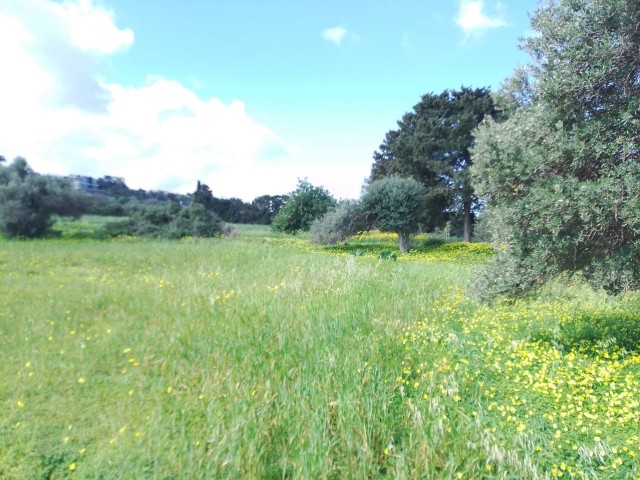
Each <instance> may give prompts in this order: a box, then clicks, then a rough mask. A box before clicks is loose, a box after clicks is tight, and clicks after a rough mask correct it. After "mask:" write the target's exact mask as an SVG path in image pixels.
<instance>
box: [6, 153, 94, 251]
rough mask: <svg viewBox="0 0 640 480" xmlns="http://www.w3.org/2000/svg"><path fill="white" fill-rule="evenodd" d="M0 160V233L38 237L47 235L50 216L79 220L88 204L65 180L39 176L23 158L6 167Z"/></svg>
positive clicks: (84, 197)
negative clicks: (69, 217)
mask: <svg viewBox="0 0 640 480" xmlns="http://www.w3.org/2000/svg"><path fill="white" fill-rule="evenodd" d="M6 163H7V162H6V160H5V158H4V157H1V156H0V233H2V234H3V235H5V236H7V237H10V238H11V237H39V236H43V235H46V234H47V233H49V231H50V229H51V226H52V224H53V221H52V216H53V215H65V216H75V217H77V216H79V215H81V214H82V213H83V212H84V211H85V210H86V209H87V206H88V204H89V198H88V196H87V195H86V194H84V193H82V192H77V191H74V190H72V189H71V187H70V186H69V184H68V183H67V182H65V181H64V180H62V179H60V178H57V177H52V176H45V175H38V174H37V173H35V172H34V171H33V170H32V169H31V168H30V167H29V165H28V164H27V161H26V160H25V159H24V158H22V157H17V158H16V159H15V160H14V161H13V162H12V163H10V164H8V165H7V164H6Z"/></svg>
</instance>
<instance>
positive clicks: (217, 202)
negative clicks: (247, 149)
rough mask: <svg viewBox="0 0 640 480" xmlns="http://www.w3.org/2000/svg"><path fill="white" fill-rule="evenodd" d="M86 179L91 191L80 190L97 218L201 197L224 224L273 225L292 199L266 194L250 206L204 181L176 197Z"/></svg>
mask: <svg viewBox="0 0 640 480" xmlns="http://www.w3.org/2000/svg"><path fill="white" fill-rule="evenodd" d="M76 178H77V177H76ZM83 178H84V179H87V180H91V181H87V182H83V183H81V184H80V185H83V184H84V185H87V184H88V185H91V188H87V189H83V188H82V186H80V187H79V188H80V189H82V190H85V191H87V192H89V193H90V194H91V201H90V202H89V204H88V208H87V211H86V212H85V213H87V214H93V215H105V216H116V217H125V216H130V215H131V214H132V213H134V212H137V211H139V210H140V209H141V208H143V207H146V206H153V205H158V204H163V203H177V204H179V205H181V206H183V207H184V206H188V205H190V204H191V203H193V201H194V198H195V197H196V196H197V195H199V196H200V198H201V199H202V200H203V201H202V202H200V203H203V204H204V205H206V207H207V210H210V211H212V212H214V213H215V214H217V215H218V216H219V217H220V218H221V219H222V220H223V221H224V222H228V223H253V224H260V225H269V224H271V222H272V220H273V218H274V217H275V216H276V214H277V213H278V212H279V211H280V209H281V208H282V206H283V205H284V204H285V202H286V200H287V198H288V196H287V195H262V196H260V197H257V198H255V199H254V200H253V201H252V202H251V203H248V202H245V201H243V200H241V199H239V198H217V197H215V196H214V195H213V193H212V192H211V189H210V188H209V187H208V186H207V185H205V184H201V183H200V182H197V185H196V191H195V192H194V193H188V194H176V193H169V192H165V191H159V190H142V189H131V188H129V187H128V186H127V185H126V183H125V182H124V180H123V179H121V178H118V177H112V176H105V177H101V178H98V179H93V178H91V177H83ZM77 188H78V187H77Z"/></svg>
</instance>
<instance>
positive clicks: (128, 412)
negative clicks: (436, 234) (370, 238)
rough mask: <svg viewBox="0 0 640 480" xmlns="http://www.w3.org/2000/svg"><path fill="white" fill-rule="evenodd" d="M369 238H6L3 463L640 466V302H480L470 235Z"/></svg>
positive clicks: (302, 468) (391, 473)
mask: <svg viewBox="0 0 640 480" xmlns="http://www.w3.org/2000/svg"><path fill="white" fill-rule="evenodd" d="M378 240H379V241H382V242H384V241H385V240H384V239H378ZM366 241H367V240H366V239H362V240H361V242H363V244H362V245H360V246H359V250H362V251H364V253H365V255H363V256H354V255H346V256H340V255H335V253H340V252H335V251H333V252H332V253H331V254H329V255H327V254H323V253H326V252H322V251H318V250H321V249H318V248H313V249H309V248H307V250H311V251H305V249H302V248H298V247H299V246H301V245H303V244H302V243H301V242H300V241H299V240H292V241H286V240H285V241H282V240H279V239H277V238H270V239H268V238H264V237H262V236H261V235H260V234H259V232H257V231H256V230H254V229H244V230H242V229H241V230H240V234H239V235H238V236H237V237H236V238H233V239H220V240H186V241H181V242H162V241H130V240H120V241H115V242H95V241H90V240H75V241H70V240H49V241H32V242H2V243H0V290H1V291H2V292H3V295H2V299H1V300H0V345H1V348H0V375H1V376H2V378H3V382H2V383H0V408H1V409H2V412H3V414H2V416H0V477H2V478H52V477H55V478H65V477H68V478H72V477H75V478H181V479H182V478H184V479H192V478H384V477H392V478H416V477H419V476H423V477H425V478H483V477H486V478H545V476H547V475H548V476H559V475H560V474H562V475H565V476H570V475H574V476H577V477H580V476H581V473H580V472H582V474H584V475H593V476H600V477H602V478H624V477H625V476H627V475H630V476H631V475H637V472H638V462H637V461H636V459H635V454H636V453H637V452H638V447H639V439H638V437H637V436H636V435H635V431H636V430H637V425H638V418H639V415H638V405H637V401H636V400H635V399H637V398H640V394H639V392H638V386H637V384H636V375H637V374H638V360H637V359H638V357H637V356H636V355H635V354H627V353H625V352H624V351H622V350H620V349H619V348H618V347H617V346H616V345H615V344H613V345H612V344H606V345H600V346H598V343H597V340H598V339H600V338H609V337H610V336H611V335H612V333H614V332H612V329H615V330H616V331H618V332H619V331H620V329H622V328H626V327H628V325H629V324H630V323H632V322H635V317H634V315H635V314H634V312H635V311H636V310H635V307H637V304H638V302H637V301H636V300H635V299H633V298H630V299H627V300H624V301H617V302H611V301H609V300H607V299H605V298H601V297H598V296H597V295H595V294H593V293H591V292H587V293H584V295H583V296H577V295H578V293H576V294H575V295H576V298H575V299H574V300H566V299H565V300H562V301H559V300H556V299H554V298H551V299H539V300H537V301H528V302H523V303H517V304H515V305H503V306H497V307H492V308H489V307H482V306H479V305H477V304H476V303H475V302H474V301H472V300H469V299H467V298H465V296H464V295H462V294H461V291H462V290H461V289H462V288H463V286H464V285H465V283H466V281H467V280H468V278H469V277H470V276H471V275H472V272H473V263H472V262H470V261H469V255H466V256H465V255H462V257H461V258H464V261H463V262H456V261H455V256H452V254H451V250H454V251H455V250H456V248H459V247H455V246H454V247H450V248H448V250H447V249H446V248H445V249H444V250H443V252H445V251H446V252H447V253H446V255H445V253H442V252H441V256H440V257H438V255H434V254H433V249H425V250H424V251H423V252H422V253H423V254H420V252H418V254H417V255H414V260H411V261H409V260H408V261H398V262H393V261H382V262H381V261H378V260H377V258H375V253H376V252H377V250H376V249H375V248H377V247H375V248H374V247H372V250H371V251H372V252H373V254H372V255H370V256H367V255H366V253H367V252H368V250H367V248H369V247H367V245H366ZM439 248H441V247H439ZM334 250H335V249H334ZM345 250H348V249H345ZM352 253H353V252H352ZM361 253H362V252H358V253H357V254H358V255H360V254H361ZM454 253H455V252H454ZM416 258H417V260H416ZM439 258H440V259H446V260H447V261H441V260H438V259H439ZM594 318H596V320H599V321H598V322H596V323H598V324H599V325H604V326H601V327H599V329H598V328H595V329H594V328H592V327H591V325H592V324H593V323H594V321H593V320H594ZM632 335H633V331H632V332H630V333H629V335H627V337H629V338H631V337H632ZM585 337H589V338H591V339H592V341H591V342H590V343H584V342H582V343H581V342H580V340H581V339H583V338H585ZM634 402H635V403H634ZM625 408H626V410H625ZM585 415H586V416H585ZM625 449H626V450H625Z"/></svg>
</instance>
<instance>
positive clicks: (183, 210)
mask: <svg viewBox="0 0 640 480" xmlns="http://www.w3.org/2000/svg"><path fill="white" fill-rule="evenodd" d="M106 231H107V233H108V235H109V236H112V237H116V236H121V235H132V236H142V237H156V238H169V239H178V238H184V237H216V236H220V235H225V234H228V233H229V231H230V230H229V229H228V228H227V227H225V225H224V223H223V222H222V220H220V217H218V216H217V215H216V214H215V213H213V212H212V211H210V210H207V209H206V208H205V207H204V206H203V205H201V204H199V203H194V204H191V205H189V206H188V207H181V206H180V205H179V204H177V203H168V204H167V203H165V204H159V205H150V206H144V207H142V208H140V210H138V211H136V212H134V213H133V214H132V215H131V217H130V218H129V219H127V220H125V221H122V222H112V223H109V224H107V226H106Z"/></svg>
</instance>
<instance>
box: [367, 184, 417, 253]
mask: <svg viewBox="0 0 640 480" xmlns="http://www.w3.org/2000/svg"><path fill="white" fill-rule="evenodd" d="M423 195H424V187H423V186H422V184H421V183H420V182H418V181H416V180H414V179H412V178H402V177H399V176H397V175H393V176H391V177H385V178H383V179H380V180H376V181H374V182H371V184H370V185H369V187H368V188H367V191H366V192H365V194H364V195H363V197H362V199H361V204H362V206H361V208H362V211H363V212H364V214H365V216H366V218H367V220H368V221H369V222H370V224H371V226H373V227H374V228H377V229H379V230H380V231H382V232H394V233H397V234H398V241H399V246H400V251H401V252H402V253H404V252H408V251H409V236H410V235H411V234H412V233H414V232H416V231H417V229H418V224H419V219H420V209H421V208H422V200H423Z"/></svg>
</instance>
